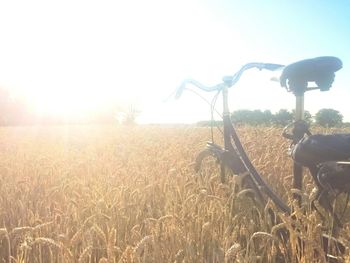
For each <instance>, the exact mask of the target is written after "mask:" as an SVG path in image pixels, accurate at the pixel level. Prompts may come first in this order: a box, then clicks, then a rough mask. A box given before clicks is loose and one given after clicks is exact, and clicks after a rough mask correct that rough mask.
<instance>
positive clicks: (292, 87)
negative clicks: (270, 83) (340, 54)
mask: <svg viewBox="0 0 350 263" xmlns="http://www.w3.org/2000/svg"><path fill="white" fill-rule="evenodd" d="M342 66H343V64H342V61H341V60H340V59H339V58H336V57H329V56H325V57H317V58H313V59H306V60H302V61H298V62H295V63H293V64H290V65H288V66H286V67H285V68H284V70H283V72H282V75H281V78H280V84H281V86H282V87H285V88H287V90H288V91H291V92H293V93H294V94H295V95H296V96H300V95H303V94H304V93H305V92H306V91H307V90H308V82H315V83H316V85H317V87H316V88H317V89H320V90H321V91H327V90H329V89H330V88H331V86H332V83H333V81H334V77H335V74H334V73H335V72H336V71H338V70H339V69H341V68H342ZM311 89H314V88H311Z"/></svg>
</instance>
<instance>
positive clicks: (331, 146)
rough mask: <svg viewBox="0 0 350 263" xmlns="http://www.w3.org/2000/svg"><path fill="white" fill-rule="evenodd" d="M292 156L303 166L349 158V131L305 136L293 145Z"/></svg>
mask: <svg viewBox="0 0 350 263" xmlns="http://www.w3.org/2000/svg"><path fill="white" fill-rule="evenodd" d="M292 157H293V159H294V160H295V161H296V162H298V163H300V164H302V165H304V166H312V165H318V164H320V163H324V162H329V161H344V160H348V159H350V133H344V134H332V135H323V134H314V135H310V136H307V137H305V138H303V139H301V140H300V141H299V142H298V143H297V144H296V145H295V146H294V148H293V151H292Z"/></svg>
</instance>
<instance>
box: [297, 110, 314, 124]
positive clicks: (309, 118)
mask: <svg viewBox="0 0 350 263" xmlns="http://www.w3.org/2000/svg"><path fill="white" fill-rule="evenodd" d="M292 113H293V118H294V119H295V110H292ZM304 121H306V122H307V123H308V124H309V125H310V124H311V123H312V122H313V117H312V115H311V113H310V112H309V111H307V110H305V111H304Z"/></svg>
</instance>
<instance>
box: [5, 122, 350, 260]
mask: <svg viewBox="0 0 350 263" xmlns="http://www.w3.org/2000/svg"><path fill="white" fill-rule="evenodd" d="M280 133H281V130H280V129H276V128H251V127H250V128H249V127H247V128H240V129H239V134H240V135H241V138H242V141H243V142H244V145H245V147H246V149H247V152H248V154H249V156H250V157H251V159H252V160H253V163H254V164H255V165H256V167H257V168H258V170H259V171H261V172H262V174H263V175H264V177H265V179H266V180H267V181H268V182H269V183H270V184H271V185H272V186H273V188H274V189H275V190H276V192H278V193H279V194H280V195H281V196H283V199H284V200H285V201H286V202H288V201H289V200H290V195H291V193H292V191H291V180H292V178H291V177H290V175H291V163H290V159H289V157H288V156H287V153H286V150H287V148H288V142H287V141H285V140H284V139H283V138H281V136H280ZM208 138H209V132H208V130H207V129H205V128H189V127H182V128H179V127H177V128H174V127H172V128H171V127H168V128H165V127H133V128H130V129H126V128H118V127H90V126H86V127H79V126H78V127H73V126H69V127H44V128H42V127H41V128H2V129H0V193H1V196H0V262H10V261H11V262H18V263H20V262H21V263H22V262H40V263H41V262H100V263H102V262H150V263H151V262H152V263H153V262H160V263H163V262H298V261H299V262H325V260H324V251H323V250H322V248H321V237H320V233H321V232H322V231H324V232H329V231H331V224H323V225H322V224H321V220H320V218H319V216H318V215H317V214H316V213H315V212H313V211H310V209H309V200H308V199H309V198H308V196H309V193H310V192H311V190H312V182H311V180H310V178H308V177H305V180H304V182H305V185H306V192H303V193H301V194H302V195H303V196H304V204H303V207H302V208H301V209H296V211H295V214H294V215H295V217H296V219H292V218H291V217H289V216H286V215H282V214H279V213H278V212H277V210H276V209H275V208H274V205H273V204H272V203H271V202H268V203H267V205H266V206H262V205H261V204H259V203H258V202H256V201H255V200H254V198H252V195H251V193H249V191H248V192H247V191H245V190H242V189H239V188H238V187H237V185H238V182H239V178H231V179H230V180H229V182H228V184H226V185H223V184H221V183H220V179H219V174H217V173H216V172H214V170H212V172H211V174H210V175H209V176H208V177H207V178H200V177H199V176H198V175H197V174H195V173H194V171H193V163H192V162H193V160H194V158H195V156H196V154H197V153H198V152H199V151H200V150H201V149H202V148H203V147H204V145H205V141H206V140H207V139H208ZM210 169H211V168H210ZM270 209H273V210H274V211H276V213H278V214H279V216H280V217H281V221H280V222H279V224H278V225H275V224H273V221H274V220H273V218H271V216H270V214H269V212H268V211H269V210H270ZM282 228H283V229H284V228H287V229H288V230H289V232H290V239H289V240H288V241H286V242H282V240H281V239H280V238H279V234H278V233H279V230H280V229H282ZM349 234H350V229H349V226H348V225H346V226H345V228H344V230H343V231H342V232H341V233H340V236H341V237H342V238H343V239H344V240H345V241H346V240H349ZM300 240H302V242H300ZM345 257H346V256H345Z"/></svg>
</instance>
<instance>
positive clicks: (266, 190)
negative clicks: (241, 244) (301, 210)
mask: <svg viewBox="0 0 350 263" xmlns="http://www.w3.org/2000/svg"><path fill="white" fill-rule="evenodd" d="M223 120H224V127H226V129H227V133H225V135H226V136H225V148H226V146H227V147H229V148H228V150H230V148H231V149H232V150H234V148H233V145H232V143H231V138H232V140H233V142H234V144H235V146H236V149H237V153H238V154H239V156H240V157H241V160H242V162H243V164H244V166H245V167H246V169H247V171H248V172H249V174H250V175H251V176H252V177H253V179H254V180H255V181H256V183H257V185H258V186H259V188H261V189H262V190H263V192H264V193H265V194H266V195H267V196H268V197H269V198H271V200H272V201H273V202H274V203H275V204H276V206H277V207H278V208H279V209H281V210H282V211H283V212H285V213H288V214H289V213H290V208H289V207H288V206H287V205H286V204H285V203H284V202H283V201H282V200H281V199H280V198H279V197H278V196H277V195H276V194H275V193H274V191H273V190H272V189H271V188H270V187H269V186H268V185H267V184H266V183H265V181H264V180H263V179H262V177H261V175H260V174H259V173H258V171H257V170H256V169H255V167H254V165H253V164H252V162H251V161H250V159H249V157H248V156H247V154H246V152H245V150H244V148H243V146H242V144H241V142H240V140H239V137H238V135H237V133H236V131H235V129H234V127H233V124H232V121H231V118H230V116H224V117H223ZM229 135H231V136H230V137H231V138H230V137H229Z"/></svg>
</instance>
